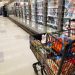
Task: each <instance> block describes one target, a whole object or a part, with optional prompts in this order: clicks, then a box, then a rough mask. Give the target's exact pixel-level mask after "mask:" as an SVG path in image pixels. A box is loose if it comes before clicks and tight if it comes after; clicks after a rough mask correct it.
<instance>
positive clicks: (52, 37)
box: [30, 33, 75, 75]
mask: <svg viewBox="0 0 75 75" xmlns="http://www.w3.org/2000/svg"><path fill="white" fill-rule="evenodd" d="M30 48H31V50H32V52H33V54H34V55H35V57H36V58H37V60H38V62H36V63H34V64H33V68H34V71H35V73H36V74H37V75H39V72H41V74H42V75H75V40H71V39H70V38H68V37H67V36H64V35H61V34H59V33H43V34H36V35H31V36H30ZM37 66H40V68H37Z"/></svg>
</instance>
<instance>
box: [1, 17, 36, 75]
mask: <svg viewBox="0 0 75 75" xmlns="http://www.w3.org/2000/svg"><path fill="white" fill-rule="evenodd" d="M34 62H36V59H35V57H34V55H33V53H32V52H31V50H30V48H29V34H27V33H26V32H24V31H23V30H22V29H21V28H19V27H18V26H17V25H15V24H14V23H13V22H11V21H10V20H9V19H7V18H4V17H1V16H0V75H35V73H34V71H33V68H32V64H33V63H34Z"/></svg>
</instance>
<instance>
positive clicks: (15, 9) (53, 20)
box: [8, 0, 75, 28]
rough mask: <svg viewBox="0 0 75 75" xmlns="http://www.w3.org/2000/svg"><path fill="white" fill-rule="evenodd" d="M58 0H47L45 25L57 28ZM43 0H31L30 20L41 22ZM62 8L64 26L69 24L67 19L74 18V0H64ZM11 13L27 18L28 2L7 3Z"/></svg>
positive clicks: (20, 0) (18, 0)
mask: <svg viewBox="0 0 75 75" xmlns="http://www.w3.org/2000/svg"><path fill="white" fill-rule="evenodd" d="M58 1H59V0H48V6H47V9H48V11H47V25H48V26H51V27H53V28H57V25H58V21H57V16H58V12H59V11H58V5H59V2H58ZM43 5H44V0H31V21H33V22H37V23H38V24H39V23H40V24H43V21H44V20H43V16H44V13H43V12H44V6H43ZM64 6H65V10H64V27H63V28H65V27H66V25H67V24H69V19H71V18H72V19H75V2H74V0H65V5H64ZM8 8H10V9H11V13H12V14H14V15H16V16H17V17H20V18H24V19H27V20H29V4H28V2H25V1H24V0H16V1H14V2H13V3H11V4H9V5H8Z"/></svg>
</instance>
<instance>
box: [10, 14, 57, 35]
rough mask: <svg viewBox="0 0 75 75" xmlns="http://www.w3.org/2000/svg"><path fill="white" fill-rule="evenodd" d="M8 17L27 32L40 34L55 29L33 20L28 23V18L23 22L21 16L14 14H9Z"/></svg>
mask: <svg viewBox="0 0 75 75" xmlns="http://www.w3.org/2000/svg"><path fill="white" fill-rule="evenodd" d="M9 19H11V20H12V21H13V22H15V23H16V24H17V25H18V26H19V27H21V28H22V29H23V30H25V31H27V32H28V33H29V34H41V33H46V32H54V31H56V30H55V29H53V28H51V27H49V26H44V25H41V24H36V23H35V22H30V23H29V20H26V22H25V20H23V19H22V18H18V17H15V16H14V15H11V16H9Z"/></svg>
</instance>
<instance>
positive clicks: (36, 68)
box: [33, 62, 44, 75]
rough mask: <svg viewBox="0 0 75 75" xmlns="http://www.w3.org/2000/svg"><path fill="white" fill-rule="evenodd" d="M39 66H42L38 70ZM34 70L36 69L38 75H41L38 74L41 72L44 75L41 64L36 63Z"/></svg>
mask: <svg viewBox="0 0 75 75" xmlns="http://www.w3.org/2000/svg"><path fill="white" fill-rule="evenodd" d="M37 66H40V69H39V70H38V68H37ZM33 68H34V71H35V73H36V75H39V73H38V72H39V71H40V73H41V75H44V67H43V66H42V65H41V63H40V62H37V63H34V64H33Z"/></svg>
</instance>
